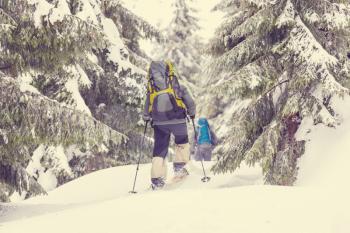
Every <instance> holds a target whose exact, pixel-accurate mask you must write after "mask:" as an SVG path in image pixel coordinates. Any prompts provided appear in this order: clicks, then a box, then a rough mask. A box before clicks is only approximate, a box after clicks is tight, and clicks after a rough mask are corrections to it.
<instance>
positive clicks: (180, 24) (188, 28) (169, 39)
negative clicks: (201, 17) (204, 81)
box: [155, 0, 203, 81]
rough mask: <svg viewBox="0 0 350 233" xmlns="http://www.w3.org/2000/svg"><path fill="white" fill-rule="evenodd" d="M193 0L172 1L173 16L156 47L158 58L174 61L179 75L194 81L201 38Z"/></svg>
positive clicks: (197, 69)
mask: <svg viewBox="0 0 350 233" xmlns="http://www.w3.org/2000/svg"><path fill="white" fill-rule="evenodd" d="M192 1H193V0H176V1H174V4H173V5H174V9H175V10H174V17H173V19H172V20H171V22H170V24H169V26H168V27H167V29H166V30H165V32H164V34H165V39H166V40H165V41H164V43H163V44H161V45H160V46H159V47H158V48H156V51H155V56H156V58H158V59H162V60H164V59H165V60H166V59H169V60H171V61H173V62H174V64H175V65H176V67H177V69H178V71H179V73H180V74H181V76H183V77H186V79H187V80H191V81H195V80H194V76H195V75H196V74H197V73H198V72H199V71H200V63H201V60H202V59H201V55H200V53H201V50H202V46H203V45H202V42H201V38H200V37H199V36H198V35H197V32H198V30H199V29H200V27H199V24H198V18H197V17H196V16H195V15H196V12H197V11H196V10H195V9H194V8H192V7H191V4H193V2H192Z"/></svg>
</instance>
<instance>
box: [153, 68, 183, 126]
mask: <svg viewBox="0 0 350 233" xmlns="http://www.w3.org/2000/svg"><path fill="white" fill-rule="evenodd" d="M147 91H148V94H149V97H150V99H149V100H150V102H149V109H148V111H149V113H150V115H151V118H152V119H153V120H155V121H167V120H173V119H183V118H186V105H185V104H184V102H183V101H182V96H183V93H182V91H181V88H180V84H179V81H178V79H177V76H176V75H175V70H174V66H173V64H172V63H171V62H169V61H166V62H163V61H160V62H155V61H153V62H151V65H150V68H149V71H148V88H147Z"/></svg>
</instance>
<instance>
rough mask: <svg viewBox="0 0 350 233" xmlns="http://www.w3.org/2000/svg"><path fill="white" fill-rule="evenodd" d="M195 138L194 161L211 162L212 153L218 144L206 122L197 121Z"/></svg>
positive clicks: (202, 119)
mask: <svg viewBox="0 0 350 233" xmlns="http://www.w3.org/2000/svg"><path fill="white" fill-rule="evenodd" d="M196 131H197V138H196V139H195V141H196V148H195V155H194V159H195V160H196V161H201V160H203V161H211V156H212V151H213V149H214V147H215V146H216V145H217V143H218V139H217V137H216V135H215V133H214V132H213V131H212V130H211V129H210V126H209V123H208V120H207V119H206V118H204V117H201V118H199V119H198V126H197V129H196Z"/></svg>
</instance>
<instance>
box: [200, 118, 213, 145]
mask: <svg viewBox="0 0 350 233" xmlns="http://www.w3.org/2000/svg"><path fill="white" fill-rule="evenodd" d="M197 132H198V138H197V143H198V145H202V144H212V141H211V135H210V129H209V123H208V120H207V119H206V118H202V117H201V118H199V119H198V128H197Z"/></svg>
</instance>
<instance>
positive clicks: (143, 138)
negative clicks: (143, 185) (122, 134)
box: [129, 121, 148, 194]
mask: <svg viewBox="0 0 350 233" xmlns="http://www.w3.org/2000/svg"><path fill="white" fill-rule="evenodd" d="M147 125H148V121H146V125H145V130H144V131H143V137H142V140H141V148H140V155H139V158H138V160H137V167H136V174H135V179H134V185H133V187H132V191H130V192H129V193H132V194H136V193H137V192H136V191H135V185H136V179H137V173H138V171H139V167H140V161H141V157H142V148H143V143H144V141H145V137H146V130H147Z"/></svg>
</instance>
